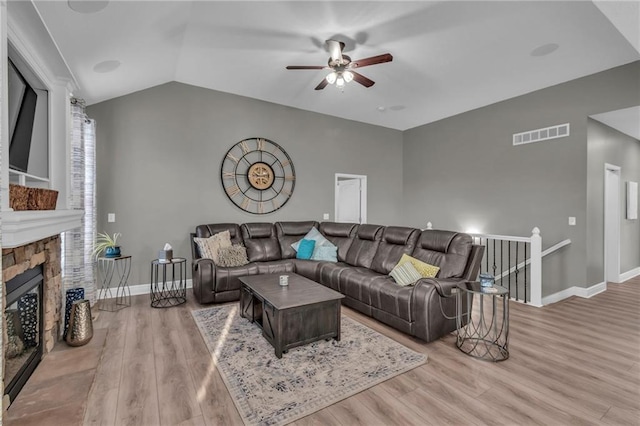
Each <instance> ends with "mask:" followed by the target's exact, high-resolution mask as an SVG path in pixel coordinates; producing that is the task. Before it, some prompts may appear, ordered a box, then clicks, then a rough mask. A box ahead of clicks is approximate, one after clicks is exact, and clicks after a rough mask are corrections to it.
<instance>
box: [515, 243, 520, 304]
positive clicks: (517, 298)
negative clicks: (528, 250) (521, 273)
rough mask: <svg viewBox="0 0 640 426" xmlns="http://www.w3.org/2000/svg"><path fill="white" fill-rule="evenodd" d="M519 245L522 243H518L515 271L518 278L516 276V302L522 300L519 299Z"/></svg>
mask: <svg viewBox="0 0 640 426" xmlns="http://www.w3.org/2000/svg"><path fill="white" fill-rule="evenodd" d="M519 244H520V243H519V242H517V241H516V270H515V272H516V276H515V279H516V300H520V298H519V297H518V245H519Z"/></svg>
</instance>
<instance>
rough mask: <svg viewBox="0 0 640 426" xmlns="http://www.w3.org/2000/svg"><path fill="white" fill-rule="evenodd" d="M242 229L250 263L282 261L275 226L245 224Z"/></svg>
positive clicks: (268, 224) (269, 224)
mask: <svg viewBox="0 0 640 426" xmlns="http://www.w3.org/2000/svg"><path fill="white" fill-rule="evenodd" d="M240 229H241V230H242V239H243V240H244V245H245V247H246V248H247V257H248V258H249V262H265V261H268V260H280V259H281V255H280V244H279V243H278V238H277V237H276V231H275V226H274V225H273V224H271V223H243V224H242V226H241V227H240Z"/></svg>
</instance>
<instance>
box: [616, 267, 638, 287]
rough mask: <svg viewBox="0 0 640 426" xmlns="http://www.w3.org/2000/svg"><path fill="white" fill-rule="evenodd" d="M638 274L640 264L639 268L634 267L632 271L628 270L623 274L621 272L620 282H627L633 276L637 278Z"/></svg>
mask: <svg viewBox="0 0 640 426" xmlns="http://www.w3.org/2000/svg"><path fill="white" fill-rule="evenodd" d="M638 275H640V266H638V267H637V268H633V269H632V270H630V271H627V272H625V273H623V274H620V282H621V283H622V282H625V281H627V280H630V279H631V278H635V277H637V276H638Z"/></svg>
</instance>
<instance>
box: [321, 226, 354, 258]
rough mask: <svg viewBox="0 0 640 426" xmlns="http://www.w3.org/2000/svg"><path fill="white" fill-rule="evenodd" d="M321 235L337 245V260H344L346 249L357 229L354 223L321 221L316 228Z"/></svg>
mask: <svg viewBox="0 0 640 426" xmlns="http://www.w3.org/2000/svg"><path fill="white" fill-rule="evenodd" d="M318 229H319V230H320V232H321V233H322V235H324V236H325V237H326V238H327V239H328V240H329V241H331V242H332V243H333V244H334V245H335V246H336V247H338V261H339V262H344V261H345V259H346V257H347V251H349V247H351V243H352V242H353V238H354V237H355V235H356V232H357V231H358V225H357V224H355V223H338V222H322V223H321V224H320V227H319V228H318Z"/></svg>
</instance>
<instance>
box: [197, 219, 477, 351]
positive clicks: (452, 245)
mask: <svg viewBox="0 0 640 426" xmlns="http://www.w3.org/2000/svg"><path fill="white" fill-rule="evenodd" d="M314 226H315V227H316V229H318V230H319V231H320V233H322V235H324V236H325V237H326V238H327V239H328V240H329V241H331V242H332V243H333V244H335V245H336V246H337V247H338V262H337V263H335V262H323V261H315V260H301V259H296V252H295V250H294V249H293V248H292V247H291V244H292V243H294V242H296V241H299V240H300V239H302V238H303V237H304V236H305V235H306V234H307V232H309V230H310V229H311V228H312V227H314ZM226 230H229V232H230V234H231V242H232V243H233V244H237V243H243V244H244V245H245V247H246V249H247V257H248V259H249V264H247V265H244V266H239V267H232V268H223V267H217V266H216V265H214V263H213V261H212V260H211V259H203V258H201V257H200V254H199V253H198V248H197V245H196V244H195V242H194V241H193V237H195V236H197V237H201V238H206V237H210V236H211V235H214V234H216V233H218V232H222V231H226ZM191 246H192V254H193V262H192V278H193V292H194V295H195V298H196V300H197V301H198V302H200V303H203V304H204V303H216V302H229V301H233V300H238V299H239V298H240V281H239V280H238V277H241V276H245V275H255V274H281V273H286V272H295V273H297V274H300V275H302V276H305V277H307V278H309V279H312V280H314V281H316V282H318V283H320V284H322V285H324V286H327V287H330V288H332V289H334V290H336V291H339V292H340V293H342V294H344V295H345V298H344V299H343V303H344V304H345V305H347V306H349V307H351V308H353V309H356V310H358V311H360V312H362V313H364V314H366V315H368V316H371V317H373V318H375V319H377V320H379V321H381V322H383V323H385V324H388V325H390V326H391V327H394V328H396V329H398V330H400V331H402V332H405V333H407V334H409V335H411V336H415V337H418V338H420V339H422V340H425V341H427V342H430V341H433V340H435V339H438V338H440V337H441V336H443V335H445V334H447V333H449V332H451V331H453V330H455V326H456V324H455V319H454V314H455V298H454V297H451V290H452V289H453V288H455V287H456V286H457V284H458V283H460V282H464V281H473V280H475V279H476V278H477V276H478V271H479V268H480V261H481V259H482V255H483V253H484V247H482V246H478V245H474V244H473V241H472V239H471V237H470V236H469V235H467V234H463V233H457V232H451V231H440V230H425V231H421V230H419V229H415V228H408V227H400V226H386V227H385V226H379V225H356V224H348V223H336V222H322V223H318V222H314V221H305V222H276V223H245V224H242V225H238V224H234V223H218V224H210V225H199V226H197V227H196V232H195V233H192V234H191ZM405 253H406V254H408V255H410V256H413V257H415V258H417V259H420V260H422V261H423V262H426V263H429V264H431V265H435V266H438V267H440V271H439V272H438V275H437V277H436V278H423V279H421V280H419V281H418V282H417V283H416V284H415V285H412V286H407V287H402V286H399V285H397V284H396V283H395V282H394V281H393V280H392V279H391V277H390V276H389V275H388V274H389V272H390V271H391V269H393V267H394V266H395V265H396V264H397V263H398V261H399V259H400V257H401V256H402V255H403V254H405Z"/></svg>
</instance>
